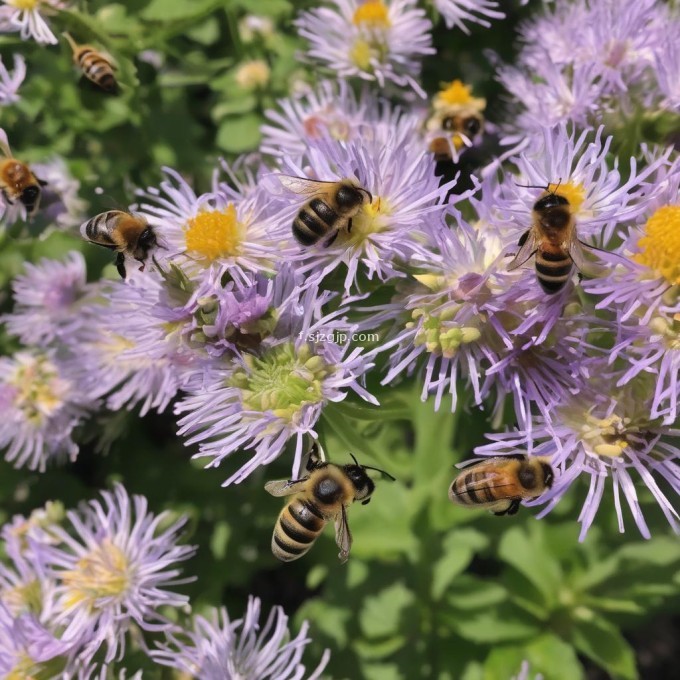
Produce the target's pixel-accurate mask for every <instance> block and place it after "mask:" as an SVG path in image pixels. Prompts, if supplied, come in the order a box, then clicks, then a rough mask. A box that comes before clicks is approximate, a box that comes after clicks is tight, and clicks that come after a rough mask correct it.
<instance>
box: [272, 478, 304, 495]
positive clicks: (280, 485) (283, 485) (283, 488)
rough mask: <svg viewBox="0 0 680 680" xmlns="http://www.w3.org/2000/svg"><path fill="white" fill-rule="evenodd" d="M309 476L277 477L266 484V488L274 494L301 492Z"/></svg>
mask: <svg viewBox="0 0 680 680" xmlns="http://www.w3.org/2000/svg"><path fill="white" fill-rule="evenodd" d="M308 479H309V477H303V478H302V479H293V480H290V479H277V480H275V481H273V482H267V483H266V484H265V485H264V490H265V491H267V492H269V493H270V494H271V495H272V496H277V497H280V496H290V495H292V494H294V493H300V491H302V490H304V488H305V483H306V482H307V480H308Z"/></svg>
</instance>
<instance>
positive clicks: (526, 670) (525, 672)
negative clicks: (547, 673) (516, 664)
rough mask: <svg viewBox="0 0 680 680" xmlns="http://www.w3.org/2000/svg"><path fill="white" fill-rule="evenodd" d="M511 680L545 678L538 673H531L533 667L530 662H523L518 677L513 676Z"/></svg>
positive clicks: (539, 679) (541, 679) (540, 679)
mask: <svg viewBox="0 0 680 680" xmlns="http://www.w3.org/2000/svg"><path fill="white" fill-rule="evenodd" d="M510 680H543V676H542V675H541V674H540V673H538V674H534V673H532V672H531V666H530V664H529V662H528V661H522V666H521V668H520V669H519V673H518V674H517V675H513V676H512V678H510Z"/></svg>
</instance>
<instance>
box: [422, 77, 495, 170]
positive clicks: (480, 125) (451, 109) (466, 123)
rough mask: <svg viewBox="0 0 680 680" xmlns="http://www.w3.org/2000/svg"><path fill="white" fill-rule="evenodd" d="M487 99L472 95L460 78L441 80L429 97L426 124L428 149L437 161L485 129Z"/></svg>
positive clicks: (450, 154)
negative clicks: (430, 100) (438, 86)
mask: <svg viewBox="0 0 680 680" xmlns="http://www.w3.org/2000/svg"><path fill="white" fill-rule="evenodd" d="M485 108H486V99H484V98H482V97H474V96H473V95H472V88H471V87H470V86H468V85H465V83H463V82H462V81H460V80H454V81H452V82H451V83H442V89H441V90H440V91H439V92H437V94H435V96H434V97H433V98H432V115H431V116H430V118H429V119H428V121H427V123H426V124H425V128H426V132H427V140H428V142H429V150H430V151H431V152H432V153H434V156H435V160H436V161H445V160H452V158H453V157H454V156H457V153H458V151H460V150H461V149H463V148H464V147H465V146H471V145H472V144H473V142H474V141H475V140H476V139H478V137H479V136H480V135H481V134H482V132H483V131H484V109H485Z"/></svg>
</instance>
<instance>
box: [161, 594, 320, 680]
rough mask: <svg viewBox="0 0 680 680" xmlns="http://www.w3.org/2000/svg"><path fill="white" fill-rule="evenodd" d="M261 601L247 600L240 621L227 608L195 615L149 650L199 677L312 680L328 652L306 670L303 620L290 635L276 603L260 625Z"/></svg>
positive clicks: (208, 679)
mask: <svg viewBox="0 0 680 680" xmlns="http://www.w3.org/2000/svg"><path fill="white" fill-rule="evenodd" d="M259 619H260V601H259V600H258V599H257V598H254V597H250V598H248V608H247V610H246V613H245V615H244V617H243V618H242V619H235V620H230V618H229V614H228V613H227V611H226V609H224V608H222V609H220V610H217V611H216V610H213V611H212V615H211V616H210V618H205V617H203V616H196V617H195V619H194V629H193V631H187V632H186V633H184V634H183V635H176V634H175V633H174V632H171V633H168V643H166V644H164V645H163V646H161V648H160V649H158V650H155V651H152V652H151V655H152V657H153V658H154V659H155V660H156V661H158V662H159V663H160V664H163V665H164V666H170V667H171V668H175V669H177V670H178V671H180V672H181V673H186V674H188V675H190V676H192V677H197V678H200V679H201V680H241V679H246V678H248V679H250V678H252V679H253V680H254V679H255V678H257V679H258V680H303V678H306V680H316V678H319V677H320V674H321V672H322V671H323V669H324V668H325V667H326V664H327V663H328V658H329V652H328V650H326V652H325V653H324V655H323V658H322V659H321V662H320V663H319V665H318V666H317V668H316V669H315V670H314V671H312V672H311V673H310V674H307V669H306V668H305V666H304V664H303V659H302V657H303V654H304V652H305V648H306V646H307V645H308V644H309V642H311V640H310V639H309V638H308V637H307V632H308V630H309V625H308V623H307V622H306V621H305V622H303V624H302V626H301V627H300V632H299V633H298V634H297V635H296V636H295V637H292V636H291V633H290V631H289V629H288V617H287V616H286V615H285V613H284V611H283V609H282V608H281V607H274V608H273V609H272V610H271V612H270V614H269V617H268V618H267V622H266V623H265V624H264V626H261V624H260V623H259Z"/></svg>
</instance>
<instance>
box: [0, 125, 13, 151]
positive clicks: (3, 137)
mask: <svg viewBox="0 0 680 680" xmlns="http://www.w3.org/2000/svg"><path fill="white" fill-rule="evenodd" d="M0 151H2V154H3V155H4V156H6V157H7V158H12V151H11V150H10V148H9V139H7V133H6V132H5V131H4V130H3V129H2V128H0Z"/></svg>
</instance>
